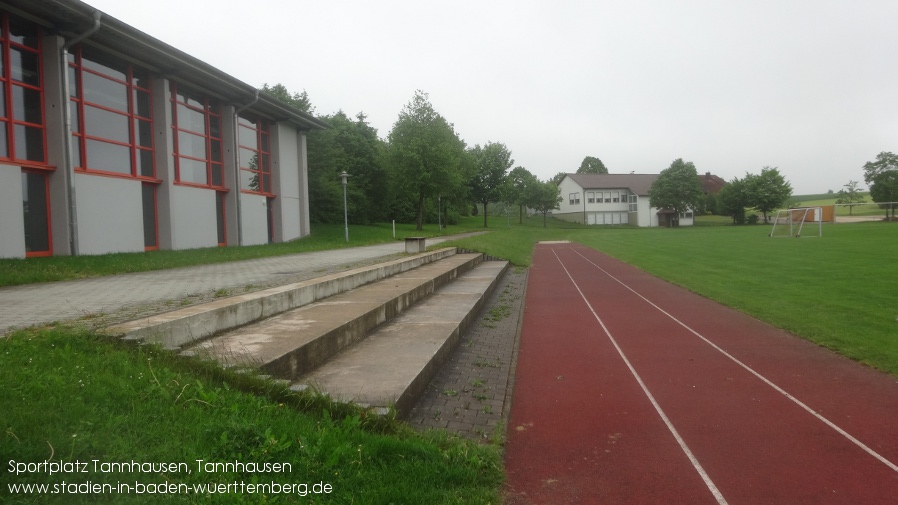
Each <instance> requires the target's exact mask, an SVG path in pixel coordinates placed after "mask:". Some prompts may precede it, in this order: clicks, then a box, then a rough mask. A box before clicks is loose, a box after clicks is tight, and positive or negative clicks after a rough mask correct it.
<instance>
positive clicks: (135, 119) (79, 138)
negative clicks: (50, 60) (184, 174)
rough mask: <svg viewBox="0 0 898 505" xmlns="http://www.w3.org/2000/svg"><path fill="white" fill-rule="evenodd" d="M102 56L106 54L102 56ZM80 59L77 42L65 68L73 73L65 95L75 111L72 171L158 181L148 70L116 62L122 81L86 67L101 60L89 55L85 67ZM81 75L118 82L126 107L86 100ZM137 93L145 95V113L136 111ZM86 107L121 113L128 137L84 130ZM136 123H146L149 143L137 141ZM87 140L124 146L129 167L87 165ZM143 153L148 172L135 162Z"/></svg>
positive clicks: (81, 51) (80, 48)
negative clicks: (122, 76) (121, 74)
mask: <svg viewBox="0 0 898 505" xmlns="http://www.w3.org/2000/svg"><path fill="white" fill-rule="evenodd" d="M98 53H99V51H98ZM104 57H106V56H105V55H104ZM109 59H110V60H112V59H114V58H111V57H109ZM84 61H85V58H84V57H83V46H82V45H80V44H79V45H78V46H76V47H74V48H73V49H72V52H71V53H70V55H69V62H68V68H69V71H70V72H73V73H74V82H73V83H71V92H70V96H69V98H70V100H71V103H72V104H73V105H74V107H75V112H76V114H74V115H73V116H74V117H75V118H76V121H73V128H72V137H74V138H73V140H74V142H75V143H76V145H77V148H78V149H77V152H76V154H75V160H73V161H74V163H75V170H76V171H79V172H83V173H93V174H99V175H108V176H112V177H127V178H135V179H142V180H146V181H152V182H160V181H159V179H157V177H156V160H155V152H154V147H153V144H154V143H155V140H154V138H153V134H152V132H153V114H152V111H153V102H152V100H153V95H152V93H151V90H150V84H149V83H150V80H151V76H150V74H149V72H147V71H145V70H143V69H140V68H139V67H136V66H135V65H133V64H131V63H128V62H125V61H117V63H119V64H120V65H122V67H123V68H124V73H125V74H126V75H125V80H122V79H120V78H118V77H117V76H114V75H110V74H106V73H103V72H102V71H101V70H99V69H97V68H88V67H100V66H104V64H103V63H102V62H96V63H95V62H93V60H91V59H90V58H87V61H88V62H90V63H92V65H87V66H86V65H85V64H84ZM85 74H89V75H92V76H95V77H99V78H101V79H105V80H106V81H102V82H104V83H106V82H107V81H108V82H111V83H113V85H115V84H119V85H121V86H124V87H125V90H126V91H125V96H126V99H125V100H126V102H127V104H126V108H127V110H125V111H123V110H119V109H116V108H113V107H109V106H106V105H103V104H100V103H96V102H91V101H89V100H86V99H85V98H84V76H85ZM70 75H72V74H70ZM141 76H142V77H141ZM141 79H143V80H145V81H146V85H144V86H141V85H140V84H138V83H139V82H140V80H141ZM141 94H143V95H141ZM137 96H145V98H146V115H141V114H140V113H139V111H138V109H139V106H138V104H137V102H138V101H139V100H138V99H137ZM87 110H92V111H93V110H96V111H100V112H104V113H108V114H115V115H119V116H123V117H124V118H125V119H126V120H127V122H128V140H127V141H120V140H116V139H111V138H106V137H102V136H99V135H91V134H89V133H87V131H86V120H85V111H87ZM137 124H144V125H146V127H147V129H148V130H147V131H148V132H149V136H148V141H149V145H142V144H141V141H140V138H139V132H138V131H137V128H135V125H137ZM88 141H97V142H100V143H103V144H108V145H113V146H120V147H124V148H127V149H128V151H129V162H130V167H128V169H129V170H128V171H127V172H125V171H111V170H103V169H98V168H93V167H91V161H90V159H88V158H89V156H88V149H87V145H88V144H87V142H88ZM144 155H145V156H147V157H148V160H147V163H148V164H149V172H150V173H149V174H145V173H141V170H140V168H141V165H140V163H138V160H139V159H141V158H142V157H143V156H144Z"/></svg>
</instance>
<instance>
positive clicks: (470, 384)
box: [406, 267, 527, 442]
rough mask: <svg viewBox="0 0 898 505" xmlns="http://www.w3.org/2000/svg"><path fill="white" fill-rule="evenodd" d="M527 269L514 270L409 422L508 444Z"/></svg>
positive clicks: (510, 270)
mask: <svg viewBox="0 0 898 505" xmlns="http://www.w3.org/2000/svg"><path fill="white" fill-rule="evenodd" d="M526 287H527V270H526V269H522V268H516V267H511V268H510V269H509V270H508V272H507V273H506V274H505V277H504V278H503V279H502V280H501V281H500V284H499V285H498V286H497V288H496V290H495V292H494V293H493V294H492V296H491V297H490V299H489V301H488V302H487V304H486V305H485V306H484V308H483V309H482V311H481V313H480V316H479V317H478V319H477V320H476V322H475V323H474V325H472V327H471V328H470V329H469V330H468V332H467V333H466V334H465V335H464V336H463V337H462V340H461V343H460V344H459V346H458V347H457V348H456V350H455V351H454V352H453V354H452V356H451V357H450V359H449V361H447V362H446V364H444V365H443V367H442V368H441V369H440V371H439V373H438V374H437V376H436V377H435V378H434V379H433V380H432V381H431V383H430V385H429V386H428V387H427V389H426V391H425V393H424V394H423V395H422V396H421V398H420V399H419V400H418V403H417V404H416V405H415V407H414V408H413V409H412V411H411V412H410V413H409V416H408V418H407V419H406V420H407V421H408V423H409V424H411V425H412V426H413V427H415V428H417V429H421V430H424V429H430V428H435V429H445V430H447V431H449V432H450V433H452V434H455V435H459V436H462V437H465V438H469V439H473V440H480V441H485V442H486V441H495V440H499V441H501V440H504V438H505V434H504V430H505V426H506V424H507V419H508V411H509V408H510V406H511V401H510V400H511V392H512V386H513V384H514V370H515V357H516V356H517V343H518V335H519V333H520V325H521V318H522V316H523V313H524V293H525V290H526Z"/></svg>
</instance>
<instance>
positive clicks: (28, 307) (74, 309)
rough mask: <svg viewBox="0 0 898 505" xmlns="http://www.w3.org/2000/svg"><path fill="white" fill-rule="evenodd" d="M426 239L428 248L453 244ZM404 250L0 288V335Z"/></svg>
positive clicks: (372, 249) (205, 295)
mask: <svg viewBox="0 0 898 505" xmlns="http://www.w3.org/2000/svg"><path fill="white" fill-rule="evenodd" d="M461 236H463V235H455V236H448V237H440V238H430V239H427V243H428V245H433V244H438V243H440V242H445V241H447V240H452V239H455V238H459V237H461ZM404 252H405V244H404V242H391V243H388V244H380V245H373V246H365V247H351V248H346V249H334V250H328V251H319V252H311V253H302V254H292V255H287V256H278V257H274V258H264V259H256V260H245V261H235V262H229V263H217V264H212V265H200V266H194V267H185V268H176V269H171V270H157V271H153V272H141V273H134V274H123V275H111V276H105V277H94V278H90V279H82V280H75V281H64V282H50V283H40V284H27V285H23V286H12V287H5V288H0V307H2V310H0V335H4V334H6V333H7V332H8V331H9V330H11V329H14V328H21V327H27V326H31V325H35V324H46V323H51V322H56V321H70V320H75V319H98V318H100V319H101V320H102V322H103V323H105V324H109V323H113V322H118V321H124V320H128V319H135V318H137V317H140V316H144V315H147V314H151V313H158V312H163V311H166V310H171V309H174V308H177V307H178V306H183V305H189V304H192V303H197V302H201V301H206V300H208V299H211V298H214V297H215V296H216V293H217V295H218V296H228V295H234V294H239V293H244V292H248V291H255V290H259V289H264V288H267V287H271V286H276V285H283V284H289V283H292V282H299V281H301V280H305V279H310V278H313V277H319V276H322V275H325V274H327V273H331V272H335V271H341V270H346V269H349V268H353V267H356V266H361V265H366V264H371V263H376V262H380V261H384V258H386V257H389V256H392V255H397V254H401V253H404Z"/></svg>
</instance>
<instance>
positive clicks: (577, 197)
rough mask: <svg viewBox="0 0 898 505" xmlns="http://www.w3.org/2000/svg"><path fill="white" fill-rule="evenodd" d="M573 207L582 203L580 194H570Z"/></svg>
mask: <svg viewBox="0 0 898 505" xmlns="http://www.w3.org/2000/svg"><path fill="white" fill-rule="evenodd" d="M570 201H571V205H576V204H578V203H580V193H571V194H570Z"/></svg>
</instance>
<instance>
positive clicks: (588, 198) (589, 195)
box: [586, 191, 596, 203]
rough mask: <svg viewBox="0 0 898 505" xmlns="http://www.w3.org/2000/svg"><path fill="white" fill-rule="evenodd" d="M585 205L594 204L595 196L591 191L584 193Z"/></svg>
mask: <svg viewBox="0 0 898 505" xmlns="http://www.w3.org/2000/svg"><path fill="white" fill-rule="evenodd" d="M586 203H596V194H595V193H593V192H592V191H590V192H589V193H586Z"/></svg>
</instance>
